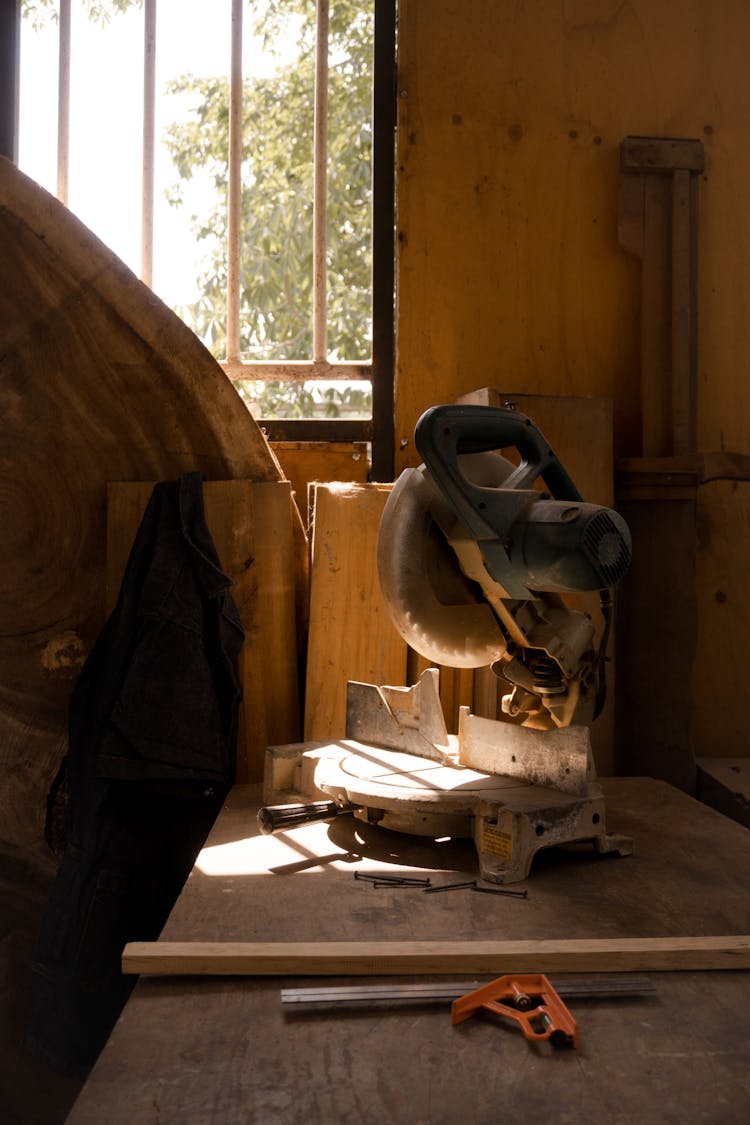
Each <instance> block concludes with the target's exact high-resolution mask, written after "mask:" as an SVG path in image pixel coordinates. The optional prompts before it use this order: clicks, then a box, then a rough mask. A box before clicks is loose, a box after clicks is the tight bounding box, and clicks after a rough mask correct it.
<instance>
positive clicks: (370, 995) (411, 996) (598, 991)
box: [281, 973, 656, 1007]
mask: <svg viewBox="0 0 750 1125" xmlns="http://www.w3.org/2000/svg"><path fill="white" fill-rule="evenodd" d="M483 983H487V982H486V981H484V982H483V981H436V982H428V983H419V984H366V985H343V986H339V987H333V988H282V989H281V1003H282V1004H288V1005H296V1006H300V1005H305V1004H309V1005H319V1006H327V1007H331V1006H341V1007H346V1006H349V1007H356V1006H360V1007H361V1006H362V1005H363V1004H383V1003H393V1002H396V1003H399V1004H403V1003H412V1004H414V1003H417V1004H431V1003H445V1002H447V1001H449V1000H457V999H458V998H459V997H460V996H465V995H466V993H467V992H471V991H472V990H473V989H475V988H478V987H480V985H481V984H483ZM550 983H551V984H552V985H553V987H554V988H555V990H556V992H557V993H558V995H559V996H564V997H566V998H567V999H571V998H572V999H576V1000H582V999H587V998H592V997H593V998H606V997H610V998H618V997H628V996H646V995H648V994H650V993H654V992H656V985H655V984H654V983H653V981H651V980H649V979H648V977H637V976H633V975H632V974H630V973H623V974H622V976H616V977H599V978H597V977H591V978H586V979H579V980H576V979H569V980H551V981H550Z"/></svg>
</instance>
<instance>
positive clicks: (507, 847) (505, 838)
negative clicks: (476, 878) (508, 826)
mask: <svg viewBox="0 0 750 1125" xmlns="http://www.w3.org/2000/svg"><path fill="white" fill-rule="evenodd" d="M482 851H483V852H486V854H487V855H494V856H497V858H498V859H511V857H512V855H513V838H512V837H511V836H509V835H508V833H507V832H501V831H500V829H499V828H493V827H492V826H491V825H485V829H484V832H483V833H482Z"/></svg>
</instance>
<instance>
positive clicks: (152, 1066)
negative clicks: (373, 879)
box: [69, 778, 750, 1125]
mask: <svg viewBox="0 0 750 1125" xmlns="http://www.w3.org/2000/svg"><path fill="white" fill-rule="evenodd" d="M602 784H603V786H604V789H605V793H606V797H607V825H608V828H609V829H610V831H615V832H623V833H625V834H627V835H630V836H632V837H633V838H634V841H635V851H634V854H633V855H632V856H629V857H628V858H627V859H612V858H606V857H597V856H595V854H594V853H593V852H589V851H588V849H574V850H573V851H568V850H558V849H552V850H549V851H547V852H542V853H540V855H539V856H538V857H537V859H536V860H535V861H534V867H532V872H531V877H530V879H529V882H528V887H529V896H528V898H527V899H525V900H515V899H508V898H503V897H501V896H498V895H483V894H473V893H472V892H471V891H468V890H467V891H455V892H453V893H449V894H433V895H425V894H422V893H421V891H416V892H413V891H409V890H403V889H398V888H397V889H394V890H389V889H379V890H374V889H373V888H372V886H371V885H368V884H367V883H365V882H364V881H362V880H355V879H354V878H353V876H352V867H353V866H354V865H355V864H356V867H357V868H359V869H361V870H362V871H366V872H368V873H370V874H372V873H373V872H375V871H382V870H386V871H390V872H391V873H399V872H403V873H405V874H406V873H408V874H420V873H424V874H426V875H429V876H431V878H432V880H433V884H437V883H443V882H445V883H450V882H456V881H459V880H464V879H472V878H476V856H475V854H474V852H475V850H474V847H473V844H472V843H471V842H469V841H457V840H453V841H451V842H445V841H444V842H442V843H437V842H435V841H432V840H420V839H419V838H418V837H415V836H405V835H400V834H399V833H396V832H388V831H386V830H385V829H378V828H377V827H373V826H370V825H367V824H364V823H362V822H359V821H354V822H352V821H351V818H348V817H338V818H337V819H336V820H335V821H334V822H333V823H332V824H331V825H314V824H310V825H307V826H306V827H304V828H299V829H296V830H295V831H294V832H290V833H287V834H286V835H285V836H284V837H283V838H277V837H275V836H272V837H266V836H262V835H260V833H259V831H258V829H257V827H256V826H255V810H256V809H257V806H258V803H259V800H260V794H259V792H258V789H257V788H255V789H253V787H250V786H244V787H243V786H237V787H236V788H235V789H234V790H233V791H232V793H231V794H230V797H229V800H228V802H227V806H226V808H225V809H224V810H223V812H222V814H221V816H220V817H219V819H218V821H217V823H216V825H215V827H214V830H213V832H212V834H211V837H210V839H209V841H208V847H207V848H206V850H205V852H204V854H203V857H202V860H201V865H202V866H201V867H197V868H196V869H195V871H194V872H193V874H192V875H191V876H190V878H189V880H188V882H187V885H186V886H185V888H184V890H183V893H182V895H181V897H180V901H179V902H178V903H177V906H176V907H175V910H174V911H173V914H172V916H171V918H170V920H169V922H168V923H167V926H166V927H165V931H164V934H163V937H164V939H165V940H166V941H170V942H172V941H174V942H183V941H184V942H191V941H194V940H196V939H199V940H206V941H212V942H234V941H251V942H280V941H284V942H287V941H288V942H294V943H303V944H305V945H307V944H308V943H318V942H339V941H342V940H344V941H347V942H348V941H356V942H368V943H374V942H384V943H390V942H407V943H409V942H413V941H414V940H415V939H419V940H424V941H430V942H432V941H439V942H453V943H456V942H459V943H461V944H462V945H463V946H464V947H470V946H471V945H472V944H473V943H474V942H477V941H481V942H484V941H492V942H497V941H501V940H502V941H513V942H518V943H524V942H528V941H529V940H530V939H536V938H540V939H542V938H545V939H548V938H560V939H565V940H568V941H569V940H572V939H575V938H578V939H581V940H582V941H586V940H590V939H592V938H597V939H602V938H633V937H637V936H641V937H664V936H672V937H686V936H690V935H716V934H719V935H721V934H750V833H748V831H747V829H745V828H743V827H742V826H741V825H739V824H735V823H734V822H732V821H731V820H729V819H728V818H726V817H724V816H721V815H719V813H717V812H715V811H714V810H713V809H709V808H707V807H706V806H705V805H701V804H699V803H698V802H697V801H694V800H692V799H690V798H689V797H686V796H685V794H683V793H680V792H678V791H677V790H675V789H672V788H671V787H670V786H668V785H666V784H664V783H663V782H658V781H653V780H651V779H647V778H605V779H604V781H603V783H602ZM248 836H250V837H251V838H250V839H248ZM493 975H499V974H493ZM325 979H326V982H327V983H331V984H334V983H337V982H336V979H335V978H334V977H326V978H325ZM359 979H360V980H362V979H363V978H359ZM379 979H381V980H382V979H387V978H379ZM398 979H406V980H408V979H409V978H408V977H399V978H398ZM465 979H466V981H467V985H468V986H469V987H467V991H469V988H470V987H471V984H472V980H475V979H476V977H475V976H469V975H467V976H466V978H465ZM653 980H654V984H655V985H656V989H657V993H656V996H654V997H652V998H647V999H644V1000H643V1001H640V1000H639V1001H634V1002H630V1001H629V1002H627V1003H625V1004H623V1003H620V1002H618V1003H613V1004H609V1003H601V1002H599V1001H596V1002H592V1003H588V1002H587V1003H581V1004H578V1005H576V1006H575V1007H573V1009H572V1010H573V1013H574V1015H575V1016H576V1018H577V1019H578V1020H579V1021H580V1027H581V1049H580V1051H578V1052H556V1053H555V1055H554V1056H553V1057H550V1055H549V1053H548V1052H543V1051H536V1050H533V1049H531V1048H530V1047H529V1045H528V1044H527V1043H526V1042H524V1040H523V1038H522V1037H521V1036H520V1035H517V1033H516V1032H514V1031H511V1030H508V1029H503V1028H501V1027H498V1026H496V1025H495V1024H494V1023H492V1022H488V1021H484V1020H480V1021H477V1022H476V1023H473V1021H468V1022H467V1023H466V1024H465V1025H462V1026H461V1027H459V1028H454V1027H451V1025H450V1017H449V1016H448V1014H447V1012H446V1010H445V1009H441V1008H429V1009H428V1008H425V1009H420V1010H419V1011H418V1010H416V1008H411V1009H410V1010H409V1011H403V1010H399V1009H395V1008H394V1009H392V1010H390V1011H383V1010H380V1011H378V1012H377V1013H375V1012H374V1011H367V1010H364V1011H362V1010H360V1011H357V1012H347V1011H343V1010H338V1011H336V1012H328V1013H326V1014H320V1013H317V1014H315V1015H314V1016H313V1015H307V1016H303V1017H298V1018H291V1017H290V1016H289V1014H288V1013H287V1012H286V1011H285V1007H286V1006H285V1005H282V1004H280V1002H279V989H280V987H281V985H282V983H283V984H287V983H289V984H292V983H294V984H299V985H304V984H305V978H304V977H303V976H302V975H300V977H298V978H297V979H296V980H295V979H294V978H285V979H284V980H283V981H282V980H280V979H278V978H274V977H272V976H264V977H230V976H217V977H192V978H189V977H169V976H165V977H156V976H149V977H144V978H142V979H141V980H140V981H139V982H138V984H137V985H136V989H135V992H134V994H133V997H132V999H131V1001H130V1002H129V1003H128V1005H127V1007H126V1009H125V1012H124V1013H123V1017H122V1019H121V1020H120V1021H119V1022H118V1024H117V1027H116V1028H115V1030H114V1032H113V1034H112V1037H111V1039H110V1042H109V1044H108V1046H107V1048H106V1050H105V1052H104V1053H103V1055H102V1057H101V1058H100V1060H99V1063H98V1064H97V1067H96V1069H95V1071H94V1073H93V1074H92V1076H91V1078H90V1079H89V1082H88V1083H87V1085H86V1088H85V1090H84V1091H83V1093H82V1095H81V1098H80V1099H79V1101H78V1103H77V1104H76V1106H75V1109H74V1111H73V1114H72V1116H71V1118H70V1119H69V1120H70V1125H101V1122H102V1121H103V1120H106V1121H107V1122H108V1125H131V1123H132V1122H133V1121H144V1122H152V1121H153V1120H154V1105H158V1106H159V1113H160V1116H161V1117H162V1119H164V1120H169V1121H172V1120H174V1121H180V1122H182V1121H188V1122H191V1125H192V1123H193V1122H195V1125H204V1123H210V1125H227V1123H231V1125H245V1123H246V1122H247V1121H248V1118H249V1119H251V1120H253V1119H254V1120H256V1121H258V1122H265V1121H273V1122H274V1123H276V1122H278V1123H279V1125H297V1123H298V1122H299V1121H301V1120H303V1119H305V1120H309V1121H315V1122H339V1121H358V1122H366V1123H367V1125H376V1123H377V1122H384V1121H388V1122H394V1125H396V1123H398V1125H412V1123H414V1122H416V1121H424V1122H430V1123H431V1125H432V1123H434V1125H448V1123H451V1125H453V1123H455V1122H462V1121H467V1122H468V1121H470V1122H472V1123H474V1122H476V1123H477V1125H496V1123H497V1119H498V1106H502V1107H503V1114H504V1115H505V1116H506V1117H509V1116H512V1117H513V1118H514V1119H515V1120H518V1121H524V1122H525V1121H530V1120H534V1121H563V1120H567V1121H570V1122H578V1121H584V1120H585V1121H587V1122H588V1121H608V1122H609V1121H613V1122H614V1121H618V1120H623V1121H628V1122H639V1123H640V1122H649V1125H651V1122H654V1125H655V1122H656V1121H657V1120H660V1115H661V1116H662V1117H663V1114H662V1112H661V1111H662V1108H663V1107H664V1106H665V1105H668V1106H669V1107H670V1112H671V1113H672V1116H673V1117H674V1120H675V1121H679V1122H680V1125H705V1122H707V1121H710V1122H714V1121H722V1122H726V1125H730V1123H731V1125H744V1121H745V1118H746V1117H747V1113H746V1110H747V1107H748V1105H750V1037H748V1035H747V1029H748V1021H749V1018H750V1017H748V1014H747V1013H748V1010H750V1009H749V999H750V973H748V972H747V971H740V972H736V973H735V972H717V973H713V974H711V975H710V976H709V975H707V974H706V973H705V972H700V971H696V972H687V971H684V972H682V971H681V972H664V973H661V974H660V975H658V976H656V975H655V976H654V978H653ZM310 983H313V981H310ZM340 983H341V984H344V983H346V978H345V977H343V976H342V977H341V978H340ZM415 1060H416V1065H415ZM478 1075H480V1076H481V1081H478V1080H477V1076H478Z"/></svg>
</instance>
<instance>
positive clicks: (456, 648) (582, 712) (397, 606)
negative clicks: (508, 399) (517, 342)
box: [378, 405, 632, 729]
mask: <svg viewBox="0 0 750 1125" xmlns="http://www.w3.org/2000/svg"><path fill="white" fill-rule="evenodd" d="M415 442H416V446H417V449H418V451H419V453H420V455H421V456H422V458H423V464H422V465H421V466H420V467H419V468H418V469H406V470H405V471H404V472H403V473H402V474H401V476H400V477H399V479H398V480H397V482H396V484H395V485H394V487H393V491H392V493H391V495H390V497H389V499H388V502H387V504H386V507H385V511H384V513H383V517H382V520H381V524H380V532H379V538H378V572H379V578H380V585H381V589H382V591H383V596H384V599H385V601H386V604H387V606H388V609H389V611H390V613H391V616H392V618H393V621H394V623H395V625H396V627H397V628H398V630H399V632H400V633H401V635H402V636H403V637H404V639H405V640H406V641H407V642H408V643H409V644H410V645H411V647H412V648H414V649H415V650H416V651H417V652H419V653H420V654H422V655H423V656H425V657H427V658H428V659H429V660H431V661H434V662H436V663H439V664H444V665H448V666H449V667H459V668H481V667H485V666H491V667H492V668H493V670H494V671H495V672H496V674H497V675H498V676H501V677H502V678H503V679H504V680H505V681H506V682H507V684H508V687H509V691H508V692H507V694H506V695H505V696H504V697H503V710H504V711H505V712H506V713H507V714H508V715H509V716H510V717H512V718H513V719H515V720H516V721H517V722H520V723H522V724H523V725H526V726H530V727H536V728H538V729H554V728H556V727H563V726H568V725H570V724H573V723H575V724H587V723H589V722H591V721H592V719H593V718H594V717H595V715H596V714H597V713H598V711H599V710H600V709H601V706H602V704H603V698H604V683H605V677H604V659H605V652H606V645H607V640H608V636H609V628H610V619H611V612H612V608H611V606H612V601H611V589H612V587H614V586H615V585H616V584H617V583H618V582H619V581H620V579H621V578H622V577H623V576H624V575H625V573H626V572H627V569H628V567H629V564H630V559H631V554H632V547H631V538H630V533H629V530H628V527H627V524H626V523H625V521H624V520H623V519H622V517H621V516H620V515H619V514H618V513H617V512H615V511H614V510H612V509H610V508H607V507H603V506H601V505H597V504H591V503H587V502H586V501H585V500H584V498H583V497H582V496H581V494H580V492H579V491H578V489H577V488H576V486H575V484H574V482H573V481H572V479H571V478H570V476H569V475H568V473H567V472H566V470H565V469H564V468H563V466H562V464H561V462H560V460H559V459H558V457H557V455H556V454H555V452H554V450H552V448H551V447H550V446H549V444H548V443H547V441H546V440H545V439H544V437H543V435H542V434H541V433H540V431H539V430H538V429H537V427H536V426H535V425H534V424H533V422H532V421H531V419H529V418H528V417H526V416H525V415H523V414H521V413H519V412H518V411H516V410H513V409H497V408H492V407H483V406H469V405H449V406H436V407H432V408H431V409H430V410H428V411H426V413H425V414H423V415H422V417H421V418H420V420H419V422H418V423H417V427H416V430H415ZM512 449H515V450H516V451H517V454H518V458H519V463H518V464H515V463H514V461H511V460H509V459H508V458H507V457H505V456H503V455H501V454H500V452H498V451H500V450H503V451H504V452H507V451H509V450H512ZM540 485H541V486H543V490H540ZM591 591H598V592H599V596H600V607H601V613H602V623H601V627H600V629H599V631H598V632H597V629H596V627H595V625H594V622H593V620H592V618H591V616H590V615H589V614H588V613H586V612H583V611H582V610H580V609H577V608H574V607H573V606H571V605H570V604H569V601H570V597H569V596H570V595H578V594H582V593H587V592H591ZM566 597H567V598H568V600H567V601H566Z"/></svg>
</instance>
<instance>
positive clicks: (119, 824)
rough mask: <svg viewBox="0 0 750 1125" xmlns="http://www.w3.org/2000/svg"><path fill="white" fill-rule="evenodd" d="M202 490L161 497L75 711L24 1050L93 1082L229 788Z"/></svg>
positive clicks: (220, 601)
mask: <svg viewBox="0 0 750 1125" xmlns="http://www.w3.org/2000/svg"><path fill="white" fill-rule="evenodd" d="M231 585H232V582H231V579H230V578H228V577H227V575H226V574H224V573H223V572H222V569H221V565H220V563H219V559H218V557H217V554H216V550H215V547H214V545H213V542H212V540H211V536H210V533H209V531H208V528H207V526H206V522H205V517H204V512H203V490H202V477H201V475H200V474H199V473H191V474H188V475H186V476H183V477H182V478H181V479H180V480H179V481H169V482H165V483H162V484H159V485H157V486H156V487H155V489H154V491H153V494H152V496H151V499H150V501H149V504H148V507H147V509H146V512H145V514H144V516H143V520H142V522H141V525H140V528H139V530H138V534H137V536H136V539H135V543H134V545H133V549H132V551H131V554H130V558H129V561H128V565H127V569H126V572H125V576H124V578H123V582H122V587H121V590H120V596H119V599H118V602H117V606H116V607H115V610H114V612H113V613H112V616H111V617H110V618H109V620H108V621H107V623H106V625H105V626H104V629H103V630H102V633H101V634H100V636H99V638H98V639H97V641H96V644H95V645H94V647H93V649H92V650H91V653H90V655H89V657H88V659H87V661H86V664H85V665H84V667H83V670H82V672H81V675H80V677H79V679H78V682H77V683H76V685H75V688H74V690H73V694H72V696H71V701H70V713H69V744H68V756H67V771H66V772H67V786H68V792H69V824H68V833H67V843H66V848H65V852H64V855H63V858H62V862H61V865H60V869H59V871H58V874H57V877H56V879H55V882H54V884H53V887H52V892H51V895H50V900H49V902H48V905H47V909H46V912H45V916H44V919H43V922H42V928H41V932H40V935H39V941H38V946H37V951H36V960H35V965H34V977H33V984H32V997H31V1014H30V1022H29V1028H28V1034H27V1043H28V1045H29V1047H30V1048H31V1049H32V1050H33V1051H34V1053H35V1054H37V1055H39V1056H40V1057H42V1058H43V1059H45V1060H46V1061H47V1062H48V1064H50V1065H51V1066H53V1067H54V1068H55V1069H59V1070H63V1071H64V1072H65V1073H68V1074H71V1075H73V1076H76V1077H85V1076H86V1074H87V1073H88V1071H89V1070H90V1068H91V1066H92V1065H93V1063H94V1062H95V1061H96V1057H97V1055H98V1053H99V1051H100V1050H101V1048H102V1046H103V1045H104V1043H105V1042H106V1039H107V1037H108V1035H109V1033H110V1031H111V1029H112V1027H113V1025H114V1023H115V1020H116V1019H117V1017H118V1015H119V1013H120V1011H121V1009H122V1006H123V1004H124V1003H125V1000H126V999H127V997H128V995H129V993H130V991H131V989H132V988H133V985H134V983H135V980H134V978H132V977H123V976H122V974H121V972H120V956H121V953H122V949H123V946H124V945H125V943H126V942H128V941H153V940H155V939H156V938H157V937H158V936H159V933H160V931H161V929H162V926H163V925H164V923H165V921H166V919H167V917H168V915H169V912H170V910H171V908H172V906H173V905H174V903H175V901H176V899H177V896H178V895H179V892H180V890H181V888H182V886H183V883H184V881H185V879H186V878H187V876H188V874H189V872H190V869H191V867H192V865H193V862H194V860H195V857H196V855H197V853H198V851H199V850H200V848H201V846H202V844H203V842H204V840H205V838H206V835H207V834H208V831H209V830H210V828H211V825H212V824H213V821H214V819H215V817H216V815H217V813H218V812H219V809H220V808H221V805H222V802H223V800H224V798H225V796H226V794H227V791H228V789H229V787H230V785H231V783H232V780H233V776H234V765H235V755H236V739H237V713H238V707H239V701H240V696H241V688H240V680H239V675H238V657H239V653H240V649H241V647H242V643H243V640H244V635H243V632H242V628H241V625H240V622H239V617H238V615H237V610H236V608H235V605H234V602H233V601H232V598H231V596H230V594H229V593H228V590H229V587H230V586H231Z"/></svg>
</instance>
